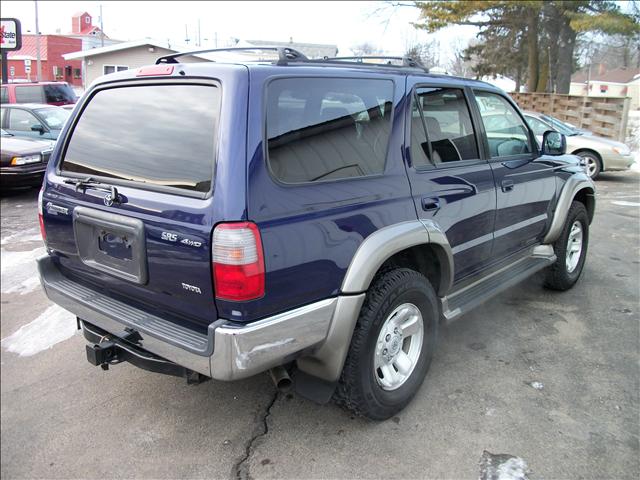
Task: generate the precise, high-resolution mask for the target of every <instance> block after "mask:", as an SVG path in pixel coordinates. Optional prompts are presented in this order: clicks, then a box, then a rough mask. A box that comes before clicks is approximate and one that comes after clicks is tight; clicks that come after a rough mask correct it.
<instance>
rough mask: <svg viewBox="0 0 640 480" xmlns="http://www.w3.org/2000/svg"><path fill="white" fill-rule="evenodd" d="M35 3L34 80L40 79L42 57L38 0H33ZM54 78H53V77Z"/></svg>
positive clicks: (39, 80)
mask: <svg viewBox="0 0 640 480" xmlns="http://www.w3.org/2000/svg"><path fill="white" fill-rule="evenodd" d="M34 3H35V5H36V81H38V82H41V81H42V58H41V55H40V26H39V25H38V0H34ZM54 80H55V79H54Z"/></svg>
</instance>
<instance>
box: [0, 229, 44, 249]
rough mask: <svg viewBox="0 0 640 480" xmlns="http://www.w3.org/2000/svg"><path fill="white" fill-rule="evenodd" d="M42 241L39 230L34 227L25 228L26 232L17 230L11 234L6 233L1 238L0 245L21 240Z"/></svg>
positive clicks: (20, 241)
mask: <svg viewBox="0 0 640 480" xmlns="http://www.w3.org/2000/svg"><path fill="white" fill-rule="evenodd" d="M40 241H42V236H41V235H40V232H39V231H38V230H35V229H30V230H27V231H26V232H18V233H12V234H11V235H7V236H6V237H4V238H3V239H2V240H0V245H6V244H8V243H9V242H11V243H22V242H40Z"/></svg>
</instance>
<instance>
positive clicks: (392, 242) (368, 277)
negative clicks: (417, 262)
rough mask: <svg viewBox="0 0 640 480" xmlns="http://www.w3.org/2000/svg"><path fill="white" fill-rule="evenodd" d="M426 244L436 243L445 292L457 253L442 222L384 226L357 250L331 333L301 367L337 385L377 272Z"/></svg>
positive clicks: (299, 362) (440, 288) (441, 287)
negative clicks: (397, 256)
mask: <svg viewBox="0 0 640 480" xmlns="http://www.w3.org/2000/svg"><path fill="white" fill-rule="evenodd" d="M425 244H427V245H432V246H434V247H436V252H437V254H438V260H439V261H440V265H441V269H440V270H441V275H440V277H441V278H440V285H438V286H435V285H434V287H435V288H436V290H437V291H438V294H439V295H440V293H441V292H442V295H445V294H446V292H447V291H448V290H449V289H450V287H451V284H452V282H453V271H454V270H453V254H452V252H451V246H450V245H449V242H448V240H447V237H446V235H445V234H444V232H443V231H442V230H441V229H440V228H439V227H438V225H437V224H436V223H435V222H433V221H431V220H411V221H407V222H401V223H397V224H394V225H390V226H388V227H384V228H381V229H380V230H378V231H376V232H375V233H373V234H371V235H369V236H368V237H367V238H366V239H365V240H364V241H363V242H362V244H361V245H360V247H359V248H358V250H357V251H356V253H355V255H354V257H353V259H352V260H351V264H350V265H349V268H348V270H347V273H346V275H345V277H344V280H343V282H342V289H341V290H342V295H340V296H339V297H338V301H337V303H336V309H335V311H334V313H333V317H332V319H331V324H330V325H329V329H328V331H327V336H326V338H325V340H324V342H322V343H321V344H320V345H318V346H317V347H316V348H315V349H314V350H313V351H312V352H310V353H309V354H308V355H306V356H303V357H301V358H298V360H297V366H298V368H299V369H300V370H301V371H303V372H304V373H306V374H308V375H311V376H312V377H316V378H317V379H320V380H321V383H322V382H329V384H331V385H333V387H335V385H336V384H337V381H338V379H339V378H340V374H341V373H342V368H343V366H344V362H345V359H346V358H347V352H348V351H349V346H350V344H351V337H352V336H353V331H354V328H355V325H356V322H357V320H358V315H359V313H360V308H361V307H362V304H363V302H364V299H365V292H366V290H367V289H368V288H369V285H371V281H372V280H373V277H374V276H375V274H376V272H377V271H378V270H379V268H380V267H381V266H382V264H383V263H384V262H385V261H386V260H387V259H388V258H390V257H391V256H393V255H394V254H396V253H398V252H401V251H402V250H405V249H407V248H411V247H415V246H417V245H425ZM443 262H444V263H443ZM329 397H330V395H329Z"/></svg>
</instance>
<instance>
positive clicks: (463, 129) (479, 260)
mask: <svg viewBox="0 0 640 480" xmlns="http://www.w3.org/2000/svg"><path fill="white" fill-rule="evenodd" d="M409 81H410V82H411V83H410V85H409V88H408V90H409V91H410V92H411V103H410V105H411V107H410V111H409V115H408V121H407V130H406V134H405V138H406V145H407V146H408V147H409V148H408V149H407V156H408V158H409V168H408V174H409V180H410V182H411V192H412V195H413V199H414V203H415V207H416V210H417V212H418V216H419V217H420V218H422V219H425V220H430V221H432V222H434V223H436V224H437V226H438V227H439V228H440V229H441V230H442V231H443V232H444V233H445V234H446V236H447V239H448V240H449V244H450V245H451V249H452V252H453V259H454V263H455V279H454V281H458V280H461V279H462V278H464V277H466V276H468V275H470V274H472V273H474V272H477V271H479V270H481V269H482V268H484V267H485V266H487V265H488V264H489V263H490V260H491V246H492V242H493V224H494V215H495V206H496V192H495V185H494V180H493V174H492V172H491V168H490V166H489V164H488V163H487V161H486V160H484V159H483V158H482V157H481V150H480V144H479V142H478V136H477V133H476V131H475V129H474V126H473V123H472V121H471V112H470V109H469V99H468V96H467V92H466V91H465V88H464V86H463V85H459V86H452V85H451V84H447V85H438V84H430V83H421V82H420V80H419V79H415V80H412V79H411V78H410V79H409ZM414 82H415V83H414Z"/></svg>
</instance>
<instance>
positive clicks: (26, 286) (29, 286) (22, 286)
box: [2, 275, 40, 295]
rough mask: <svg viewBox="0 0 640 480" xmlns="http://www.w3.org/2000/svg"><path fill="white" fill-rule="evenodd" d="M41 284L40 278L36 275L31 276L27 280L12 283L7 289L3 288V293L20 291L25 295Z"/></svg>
mask: <svg viewBox="0 0 640 480" xmlns="http://www.w3.org/2000/svg"><path fill="white" fill-rule="evenodd" d="M39 286H40V278H39V277H38V276H37V275H35V276H33V277H29V278H27V279H26V280H24V281H22V282H20V283H18V284H16V285H12V286H11V287H9V288H7V289H3V290H2V293H19V294H20V295H24V294H26V293H29V292H33V291H34V290H36V289H37V288H38V287H39Z"/></svg>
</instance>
